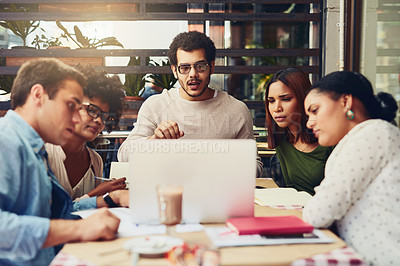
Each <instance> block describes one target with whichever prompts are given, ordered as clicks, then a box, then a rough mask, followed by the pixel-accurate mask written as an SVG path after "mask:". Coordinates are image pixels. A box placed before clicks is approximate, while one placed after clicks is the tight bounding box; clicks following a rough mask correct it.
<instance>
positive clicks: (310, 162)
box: [275, 139, 333, 195]
mask: <svg viewBox="0 0 400 266" xmlns="http://www.w3.org/2000/svg"><path fill="white" fill-rule="evenodd" d="M275 150H276V156H277V157H278V159H279V163H280V165H281V169H282V174H283V178H284V180H285V184H286V186H287V187H293V188H295V189H296V190H299V191H306V192H308V193H310V194H311V195H314V194H315V191H314V187H316V186H318V185H319V184H320V183H321V181H322V179H324V169H325V162H326V160H327V159H328V157H329V155H330V154H331V152H332V150H333V147H323V146H318V147H317V148H315V149H314V150H313V151H312V152H308V153H307V152H301V151H299V150H297V149H296V148H295V147H293V145H292V144H291V143H290V142H289V141H287V139H284V140H283V141H282V142H281V144H279V146H278V147H276V149H275Z"/></svg>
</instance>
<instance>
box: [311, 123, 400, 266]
mask: <svg viewBox="0 0 400 266" xmlns="http://www.w3.org/2000/svg"><path fill="white" fill-rule="evenodd" d="M315 192H316V194H315V196H314V197H312V199H311V200H310V201H309V202H308V204H307V205H306V206H305V208H304V210H303V218H304V220H305V221H307V222H308V223H310V224H312V225H314V226H315V227H329V226H330V225H331V224H332V223H333V222H336V225H337V229H338V233H339V236H340V237H341V238H342V239H343V240H344V241H346V243H347V244H348V245H349V246H351V247H353V248H354V249H355V250H356V251H357V252H358V253H359V254H360V255H361V256H363V258H364V259H365V261H366V262H367V263H368V264H371V265H399V264H398V263H399V262H400V130H399V128H396V127H395V126H393V125H391V124H390V123H388V122H386V121H383V120H379V119H376V120H367V121H365V122H363V123H360V124H359V125H357V126H355V127H354V128H353V129H352V130H351V131H350V132H349V133H348V134H347V135H346V136H345V137H343V139H342V140H341V141H340V142H339V143H338V145H337V146H336V147H335V149H334V150H333V152H332V153H331V155H330V157H329V158H328V161H327V163H326V167H325V179H324V180H322V182H321V184H320V185H319V186H318V187H316V188H315Z"/></svg>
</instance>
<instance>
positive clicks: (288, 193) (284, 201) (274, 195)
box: [254, 188, 312, 206]
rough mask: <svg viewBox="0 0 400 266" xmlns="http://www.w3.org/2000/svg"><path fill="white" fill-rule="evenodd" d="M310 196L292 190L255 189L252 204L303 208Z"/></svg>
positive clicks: (303, 192)
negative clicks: (298, 206)
mask: <svg viewBox="0 0 400 266" xmlns="http://www.w3.org/2000/svg"><path fill="white" fill-rule="evenodd" d="M311 198H312V196H311V195H310V194H308V193H307V192H305V191H297V190H296V189H294V188H265V189H256V190H255V192H254V202H255V203H256V204H258V205H261V206H275V205H300V206H304V205H305V204H306V203H307V202H308V201H309V200H310V199H311Z"/></svg>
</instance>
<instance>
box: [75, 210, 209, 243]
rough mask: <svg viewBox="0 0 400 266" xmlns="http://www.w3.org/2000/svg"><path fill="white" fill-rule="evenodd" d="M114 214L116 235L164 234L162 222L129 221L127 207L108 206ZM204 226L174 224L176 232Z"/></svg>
mask: <svg viewBox="0 0 400 266" xmlns="http://www.w3.org/2000/svg"><path fill="white" fill-rule="evenodd" d="M108 210H109V211H110V212H112V213H113V214H114V215H115V216H117V217H118V218H119V219H120V220H121V222H120V224H119V228H118V237H132V236H141V235H156V234H165V233H166V226H165V225H163V224H156V225H146V224H134V223H132V222H131V217H130V215H131V213H130V211H129V208H123V207H120V208H109V209H108ZM97 211H98V209H91V210H83V211H78V212H73V213H72V214H75V215H79V216H80V217H82V218H83V219H86V218H87V217H89V216H91V215H93V214H94V213H95V212H97ZM203 230H204V226H203V225H201V224H198V223H197V224H178V225H177V226H176V232H177V233H187V232H198V231H203Z"/></svg>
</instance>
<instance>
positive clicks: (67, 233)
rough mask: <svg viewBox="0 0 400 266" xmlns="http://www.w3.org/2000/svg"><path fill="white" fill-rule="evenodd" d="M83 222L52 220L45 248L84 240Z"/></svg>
mask: <svg viewBox="0 0 400 266" xmlns="http://www.w3.org/2000/svg"><path fill="white" fill-rule="evenodd" d="M82 235H83V232H82V222H81V220H51V221H50V229H49V233H48V235H47V238H46V241H45V242H44V244H43V248H46V247H52V246H56V245H60V244H64V243H71V242H79V241H81V240H82Z"/></svg>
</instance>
